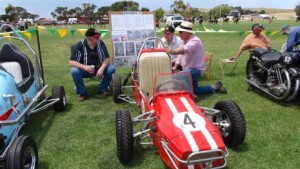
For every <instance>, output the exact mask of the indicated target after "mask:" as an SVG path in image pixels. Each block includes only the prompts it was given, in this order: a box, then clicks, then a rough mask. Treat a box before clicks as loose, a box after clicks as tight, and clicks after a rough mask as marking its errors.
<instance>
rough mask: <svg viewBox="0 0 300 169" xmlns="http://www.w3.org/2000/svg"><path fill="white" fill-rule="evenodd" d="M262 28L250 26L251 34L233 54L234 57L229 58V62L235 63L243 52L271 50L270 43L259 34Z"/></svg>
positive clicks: (258, 25) (257, 25)
mask: <svg viewBox="0 0 300 169" xmlns="http://www.w3.org/2000/svg"><path fill="white" fill-rule="evenodd" d="M263 29H264V27H263V26H262V25H261V24H258V23H256V24H253V25H252V33H250V34H249V35H248V36H247V37H246V38H245V39H244V41H243V43H242V45H241V46H240V49H239V50H238V52H237V53H236V54H235V56H233V57H231V58H230V60H232V61H235V60H236V59H237V58H238V57H239V56H240V55H241V54H242V53H243V51H244V50H249V49H256V48H264V49H269V50H271V49H272V48H271V41H270V39H268V38H267V37H266V36H265V35H263V34H261V31H262V30H263Z"/></svg>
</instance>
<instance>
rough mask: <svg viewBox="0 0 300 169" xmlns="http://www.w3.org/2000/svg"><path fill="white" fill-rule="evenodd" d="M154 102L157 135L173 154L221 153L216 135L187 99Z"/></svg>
mask: <svg viewBox="0 0 300 169" xmlns="http://www.w3.org/2000/svg"><path fill="white" fill-rule="evenodd" d="M155 101H156V102H155V103H154V109H155V111H156V113H157V117H158V120H157V123H156V124H157V128H158V131H159V132H161V135H162V138H164V139H165V140H167V141H168V142H169V147H172V149H173V151H174V152H176V151H178V152H179V151H180V152H181V153H178V154H185V153H182V151H183V152H196V151H203V150H214V149H225V144H224V142H223V139H222V136H221V134H220V131H219V130H218V128H217V127H216V126H215V125H214V124H213V123H212V122H211V121H210V120H209V119H208V118H207V117H206V116H205V115H204V114H203V113H202V110H200V109H199V108H198V106H197V105H196V104H195V103H194V102H193V100H192V99H191V97H190V96H189V95H182V96H177V95H175V96H168V97H160V98H158V99H156V100H155Z"/></svg>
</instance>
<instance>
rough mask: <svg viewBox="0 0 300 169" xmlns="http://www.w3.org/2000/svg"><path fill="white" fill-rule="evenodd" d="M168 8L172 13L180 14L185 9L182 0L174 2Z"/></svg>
mask: <svg viewBox="0 0 300 169" xmlns="http://www.w3.org/2000/svg"><path fill="white" fill-rule="evenodd" d="M170 7H171V10H173V12H174V13H182V12H183V11H185V10H186V8H187V7H186V5H185V4H184V3H183V0H174V2H173V4H172V5H171V6H170Z"/></svg>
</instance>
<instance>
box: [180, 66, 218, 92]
mask: <svg viewBox="0 0 300 169" xmlns="http://www.w3.org/2000/svg"><path fill="white" fill-rule="evenodd" d="M182 72H190V73H191V75H192V82H193V89H194V94H196V95H199V94H206V93H213V91H214V89H213V87H212V86H210V85H209V86H200V87H198V80H199V79H200V78H201V71H200V70H198V69H194V68H191V69H185V70H183V71H182Z"/></svg>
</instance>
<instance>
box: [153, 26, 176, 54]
mask: <svg viewBox="0 0 300 169" xmlns="http://www.w3.org/2000/svg"><path fill="white" fill-rule="evenodd" d="M174 31H175V30H174V28H173V26H166V27H165V29H164V37H162V38H161V42H162V43H163V44H164V45H163V44H162V43H161V42H159V44H158V48H164V47H167V46H169V47H170V48H171V49H176V48H178V47H179V45H180V43H181V39H180V38H179V37H177V36H175V35H174ZM171 57H172V59H175V58H176V57H177V55H171Z"/></svg>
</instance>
